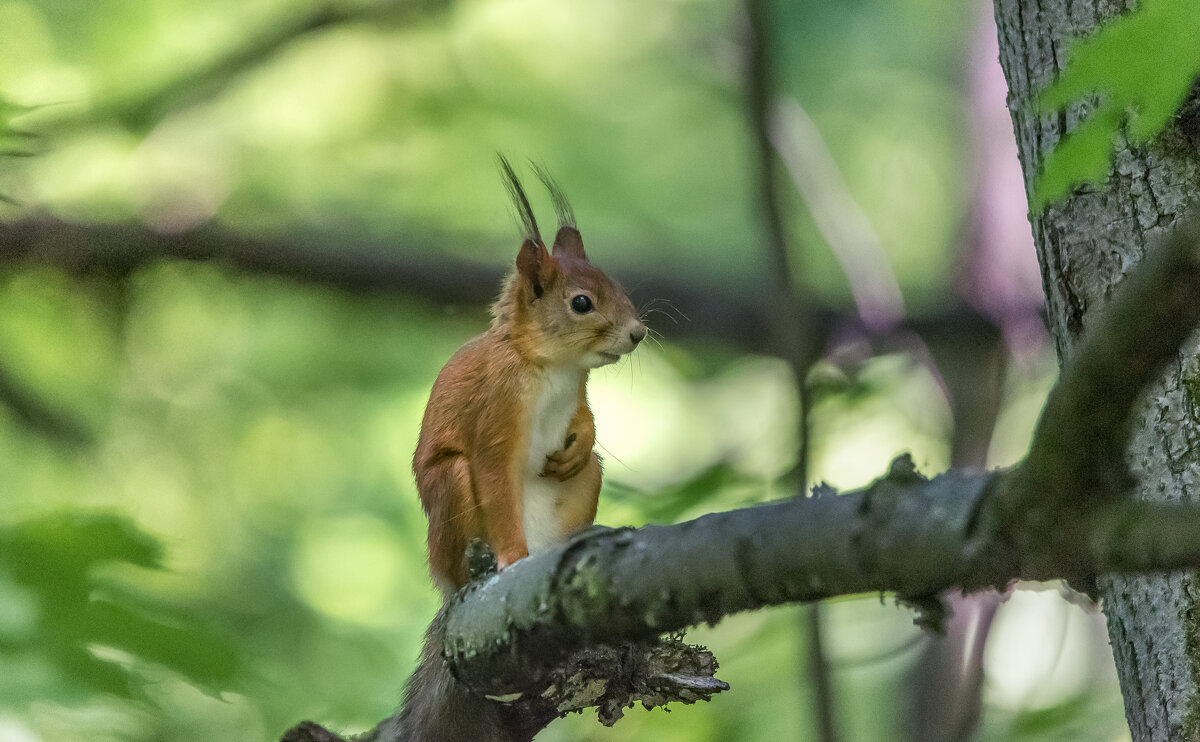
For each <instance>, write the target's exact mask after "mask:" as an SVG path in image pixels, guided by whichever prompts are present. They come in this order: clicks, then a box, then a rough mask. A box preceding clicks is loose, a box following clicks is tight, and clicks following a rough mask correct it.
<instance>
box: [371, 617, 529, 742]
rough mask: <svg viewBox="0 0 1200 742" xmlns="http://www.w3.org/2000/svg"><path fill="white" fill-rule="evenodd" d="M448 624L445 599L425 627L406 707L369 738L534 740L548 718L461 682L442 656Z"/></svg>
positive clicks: (377, 741)
mask: <svg viewBox="0 0 1200 742" xmlns="http://www.w3.org/2000/svg"><path fill="white" fill-rule="evenodd" d="M445 625H446V606H445V605H443V606H442V607H441V608H440V609H439V610H438V612H437V615H436V616H434V619H433V622H432V623H431V624H429V628H428V629H427V630H426V631H425V647H424V648H423V649H422V650H421V660H420V662H419V663H418V664H417V669H416V670H415V671H413V674H412V677H410V678H409V679H408V685H407V686H405V688H404V700H403V701H402V702H401V704H400V710H399V711H398V712H397V713H396V714H394V715H393V716H391V717H389V718H387V719H386V720H384V721H383V723H381V724H380V725H379V726H378V727H376V728H375V730H374V732H373V733H372V734H370V735H367V736H366V737H365V740H364V742H368V741H369V742H531V740H532V739H533V736H534V735H535V734H537V732H538V731H540V730H541V729H542V728H543V727H544V726H545V723H546V721H548V720H543V721H542V722H541V723H540V724H539V723H538V722H537V721H534V720H532V719H529V718H522V717H524V716H525V714H524V713H522V711H521V710H520V709H519V708H517V707H510V706H508V705H506V704H503V703H499V702H497V701H491V700H488V699H487V698H485V697H484V696H481V695H479V694H477V693H474V692H473V691H472V690H471V689H470V688H468V687H467V686H466V685H464V684H463V683H461V682H459V680H458V678H456V677H455V676H454V673H453V672H452V671H451V669H450V665H449V663H448V662H447V661H446V658H445V657H443V656H442V635H443V633H444V631H445Z"/></svg>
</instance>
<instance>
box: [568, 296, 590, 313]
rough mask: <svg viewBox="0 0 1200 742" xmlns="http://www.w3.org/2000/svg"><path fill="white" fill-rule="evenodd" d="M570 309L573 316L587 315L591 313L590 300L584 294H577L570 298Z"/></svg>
mask: <svg viewBox="0 0 1200 742" xmlns="http://www.w3.org/2000/svg"><path fill="white" fill-rule="evenodd" d="M571 309H572V310H573V311H574V312H575V314H587V313H588V312H590V311H592V309H593V307H592V300H591V299H590V298H589V297H588V296H587V295H585V294H577V295H576V296H574V297H572V298H571Z"/></svg>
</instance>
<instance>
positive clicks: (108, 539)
mask: <svg viewBox="0 0 1200 742" xmlns="http://www.w3.org/2000/svg"><path fill="white" fill-rule="evenodd" d="M161 552H162V549H161V547H160V545H159V543H158V542H157V541H156V540H155V539H153V538H151V537H150V536H148V535H147V534H145V533H144V532H142V531H141V530H140V529H138V528H137V526H136V525H134V523H133V522H132V521H130V520H129V519H128V518H124V517H122V516H119V515H116V514H113V513H88V512H83V513H80V512H66V513H61V514H56V515H51V516H46V517H41V518H36V519H31V520H27V521H23V522H18V523H15V524H11V525H8V526H3V527H0V577H2V578H3V579H0V600H15V601H18V603H19V606H18V607H19V608H20V610H19V611H17V612H15V613H14V614H13V615H12V616H9V617H7V620H6V621H5V622H4V623H5V624H7V625H6V626H4V627H2V628H6V629H7V630H6V631H0V666H2V665H8V664H22V663H23V664H25V665H27V666H29V667H32V668H41V671H40V672H38V673H36V675H37V676H38V677H40V681H38V682H36V683H27V684H26V685H25V687H22V688H21V691H22V692H21V693H15V692H12V689H8V690H9V692H8V693H3V694H0V703H3V704H14V705H18V706H19V705H21V704H22V703H28V702H29V701H31V700H35V699H38V698H43V697H49V698H52V699H54V700H59V701H64V702H74V701H77V700H81V699H84V698H87V697H88V696H90V695H94V694H97V693H104V694H110V695H114V696H117V697H121V698H132V699H138V698H143V697H144V694H143V692H142V688H143V681H142V678H141V676H139V675H138V674H137V672H136V671H135V668H136V666H137V665H139V664H142V665H144V664H145V663H153V664H156V665H160V666H163V667H166V668H168V669H170V670H173V671H174V672H176V673H178V674H179V675H181V676H183V677H184V678H186V679H187V680H188V681H189V682H191V683H192V684H193V685H195V686H197V687H198V688H200V689H202V690H205V691H207V692H209V693H210V694H214V695H215V694H217V693H219V692H220V691H221V690H223V689H224V688H226V687H228V685H229V684H230V682H231V680H232V678H233V677H234V675H235V673H236V671H237V669H238V668H237V664H238V663H237V652H236V651H235V650H234V648H233V643H232V642H231V641H229V640H227V639H225V638H222V637H220V636H218V635H217V634H215V633H214V632H213V631H212V630H210V629H209V628H208V627H207V626H204V625H203V622H202V621H201V620H199V619H197V618H196V617H194V616H192V615H189V614H187V613H186V612H184V611H183V610H181V609H172V608H170V607H167V606H163V605H161V604H159V602H158V601H155V600H153V599H151V598H148V597H145V596H143V595H140V594H139V593H138V592H137V591H136V590H135V589H122V588H121V587H119V586H114V585H113V584H112V582H113V581H112V580H101V579H99V578H98V577H97V576H96V575H95V573H94V572H95V568H96V567H98V566H100V565H102V564H113V563H123V564H128V565H133V566H139V567H144V568H157V567H159V566H160V562H161V556H162V553H161ZM112 650H116V651H115V652H114V651H112Z"/></svg>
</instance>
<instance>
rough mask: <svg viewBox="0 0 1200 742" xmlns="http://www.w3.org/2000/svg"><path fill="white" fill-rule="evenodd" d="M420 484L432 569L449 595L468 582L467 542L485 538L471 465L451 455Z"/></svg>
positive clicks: (431, 467) (440, 586) (438, 583)
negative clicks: (426, 516) (426, 521)
mask: <svg viewBox="0 0 1200 742" xmlns="http://www.w3.org/2000/svg"><path fill="white" fill-rule="evenodd" d="M418 485H419V489H420V492H421V502H422V504H424V506H425V512H426V513H427V514H428V516H429V536H428V541H429V570H430V572H431V573H432V574H433V581H434V584H435V585H437V588H438V589H439V590H441V591H442V596H443V597H445V598H449V597H450V596H451V595H453V594H454V593H455V592H456V591H457V590H458V589H459V588H461V587H462V586H463V585H465V584H467V580H468V576H467V559H466V551H467V544H468V543H469V542H470V541H471V539H472V538H480V539H482V538H484V533H483V528H482V525H481V524H480V519H479V513H478V507H479V506H478V505H477V504H476V502H475V497H474V495H473V487H472V483H471V467H470V465H469V464H468V463H467V459H466V457H464V456H447V457H446V458H444V459H442V460H441V461H438V462H437V463H436V464H434V465H432V466H430V467H428V468H427V469H426V470H425V471H424V472H422V476H421V477H420V478H419V480H418Z"/></svg>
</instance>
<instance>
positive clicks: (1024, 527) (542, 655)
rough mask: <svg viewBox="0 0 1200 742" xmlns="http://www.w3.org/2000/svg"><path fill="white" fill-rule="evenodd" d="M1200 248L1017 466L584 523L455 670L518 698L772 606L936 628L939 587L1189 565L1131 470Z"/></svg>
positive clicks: (1144, 274)
mask: <svg viewBox="0 0 1200 742" xmlns="http://www.w3.org/2000/svg"><path fill="white" fill-rule="evenodd" d="M1197 244H1200V232H1198V231H1197V230H1196V229H1195V228H1194V227H1189V228H1187V229H1180V230H1177V231H1176V232H1175V233H1174V234H1173V235H1172V236H1171V238H1170V239H1169V240H1168V241H1167V244H1166V245H1164V246H1163V247H1162V248H1161V249H1160V250H1158V251H1156V252H1155V253H1154V254H1153V255H1151V256H1150V257H1149V258H1148V259H1146V260H1145V261H1143V263H1142V265H1140V266H1139V267H1138V268H1137V269H1135V271H1134V273H1133V274H1132V275H1131V276H1130V278H1129V279H1128V280H1127V281H1125V282H1124V284H1123V285H1122V286H1120V287H1118V289H1117V290H1116V292H1115V294H1114V298H1113V300H1112V301H1111V302H1110V304H1109V306H1108V307H1107V309H1106V311H1105V312H1104V313H1103V315H1102V319H1101V320H1100V321H1099V322H1097V323H1096V325H1095V326H1094V327H1092V328H1091V331H1090V333H1089V335H1088V337H1087V338H1086V339H1085V341H1084V342H1083V343H1082V344H1081V345H1080V346H1079V348H1078V350H1077V353H1076V355H1075V357H1074V358H1073V359H1072V361H1071V363H1070V364H1069V365H1068V367H1067V368H1065V369H1064V371H1063V374H1062V377H1061V379H1060V381H1059V383H1058V385H1057V386H1056V387H1055V389H1054V391H1053V392H1052V394H1051V398H1050V401H1049V402H1048V404H1047V407H1046V410H1045V412H1044V415H1043V418H1042V420H1041V422H1040V423H1039V425H1038V429H1037V431H1036V432H1035V435H1034V438H1033V444H1032V447H1031V450H1030V452H1029V455H1028V456H1027V457H1026V459H1025V460H1024V461H1023V462H1022V463H1021V464H1019V465H1017V466H1016V467H1014V468H1013V469H1010V470H1006V471H994V472H954V471H952V472H949V473H946V474H943V475H941V476H938V477H935V478H933V479H931V480H930V479H925V478H924V477H922V476H921V475H919V474H918V473H917V472H916V471H915V469H914V468H913V466H912V462H911V461H910V460H909V459H908V457H907V456H903V457H901V458H898V459H897V460H896V461H895V462H893V465H892V468H891V471H889V472H888V474H887V475H886V476H884V477H882V478H880V479H879V480H877V481H876V482H874V483H873V484H872V485H871V486H870V487H867V488H866V489H863V490H859V491H856V492H850V493H846V494H841V495H836V494H834V493H833V492H832V490H830V489H828V488H825V487H821V488H818V489H817V491H816V492H814V496H813V497H811V498H807V499H806V498H795V499H791V500H786V501H782V502H777V503H772V504H768V505H763V506H759V507H754V508H747V509H742V510H735V511H731V512H726V513H714V514H711V515H706V516H703V517H701V518H698V519H696V520H693V521H689V522H687V523H681V524H678V525H673V526H646V527H643V528H639V529H631V528H620V529H603V528H596V529H592V530H590V531H587V532H585V533H583V534H581V535H579V536H577V537H576V538H575V539H574V540H572V541H571V542H570V543H569V544H567V545H566V546H564V547H561V548H558V549H554V550H552V551H548V552H545V553H542V554H538V555H536V556H533V557H530V558H528V559H524V560H521V561H519V562H517V563H516V564H514V565H513V566H511V567H510V568H508V569H506V570H505V571H504V572H502V573H500V574H496V575H493V576H491V577H490V578H488V579H486V580H484V581H479V582H475V583H472V584H471V585H469V586H468V587H467V588H465V589H464V590H463V591H462V592H460V593H459V594H458V595H456V596H455V597H454V598H453V599H452V601H451V602H450V603H449V605H448V607H447V612H446V616H445V619H446V625H445V631H444V635H443V650H444V655H445V657H446V660H447V662H448V663H449V664H450V665H451V666H452V667H453V668H454V669H455V674H456V676H457V677H458V678H459V679H460V680H462V681H463V682H465V683H466V684H467V685H468V686H470V687H472V688H473V689H474V690H475V691H477V692H482V693H488V694H505V693H525V694H528V693H530V692H535V691H537V690H538V688H541V687H545V683H546V682H547V677H548V673H549V672H550V670H548V669H547V668H553V667H554V666H555V664H556V663H559V662H561V661H562V660H563V659H564V658H565V657H567V656H568V655H569V654H570V653H571V652H572V651H574V650H576V649H577V648H578V647H579V646H580V645H581V644H589V643H608V642H616V641H621V640H634V641H637V640H643V639H648V638H651V637H654V636H657V635H660V634H662V633H665V632H673V631H678V630H681V629H684V628H686V627H688V626H691V625H693V624H696V623H700V622H707V623H715V622H716V621H719V620H720V619H721V618H722V617H723V616H726V615H729V614H731V613H736V612H739V611H746V610H753V609H756V608H760V607H763V606H767V605H776V604H781V603H789V602H796V601H808V600H816V599H820V598H826V597H832V596H835V595H844V594H850V593H861V592H875V591H886V592H892V593H894V594H896V596H897V597H898V598H899V599H900V600H902V601H905V602H909V603H911V604H912V605H914V606H915V607H917V608H918V609H919V610H920V611H921V615H920V616H919V621H923V622H925V623H928V624H930V625H932V626H934V627H936V626H938V625H939V624H940V621H941V619H942V615H941V610H942V609H941V603H940V602H939V601H938V599H937V598H936V596H937V595H938V594H940V593H942V592H944V591H946V590H949V589H962V590H976V589H982V588H987V587H993V586H994V587H1001V586H1004V585H1006V584H1007V583H1008V582H1010V581H1012V580H1016V579H1035V580H1045V579H1053V578H1060V577H1068V578H1075V579H1078V578H1081V577H1082V578H1094V576H1095V575H1097V574H1099V573H1102V572H1109V571H1124V570H1136V571H1154V570H1168V569H1175V568H1180V567H1184V566H1196V565H1200V539H1197V538H1196V536H1195V534H1196V533H1197V532H1200V506H1196V505H1188V504H1170V505H1164V504H1151V503H1139V502H1129V501H1128V500H1127V495H1128V492H1129V487H1128V484H1129V482H1130V475H1129V474H1128V471H1127V470H1126V469H1125V466H1124V463H1123V457H1122V452H1123V450H1124V447H1125V445H1126V444H1127V442H1128V439H1129V433H1130V430H1129V428H1130V425H1129V420H1130V416H1131V412H1132V409H1133V407H1134V405H1135V403H1136V402H1137V400H1138V399H1139V397H1140V395H1141V390H1143V389H1144V388H1145V387H1146V385H1147V384H1149V383H1150V382H1151V381H1153V380H1154V378H1155V376H1156V375H1157V374H1158V373H1159V372H1160V370H1161V368H1162V366H1163V364H1164V363H1165V362H1166V361H1168V360H1169V359H1170V358H1171V357H1173V356H1174V355H1175V354H1176V353H1177V352H1178V350H1179V347H1180V346H1181V345H1182V343H1183V342H1184V341H1185V340H1186V339H1187V338H1188V336H1189V335H1190V333H1191V331H1192V328H1193V327H1194V326H1195V325H1196V323H1197V322H1200V301H1198V299H1200V257H1198V254H1197V250H1196V245H1197ZM1030 534H1034V535H1033V536H1030Z"/></svg>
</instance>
